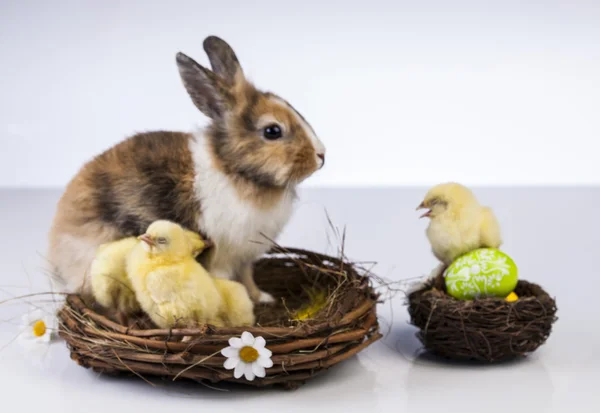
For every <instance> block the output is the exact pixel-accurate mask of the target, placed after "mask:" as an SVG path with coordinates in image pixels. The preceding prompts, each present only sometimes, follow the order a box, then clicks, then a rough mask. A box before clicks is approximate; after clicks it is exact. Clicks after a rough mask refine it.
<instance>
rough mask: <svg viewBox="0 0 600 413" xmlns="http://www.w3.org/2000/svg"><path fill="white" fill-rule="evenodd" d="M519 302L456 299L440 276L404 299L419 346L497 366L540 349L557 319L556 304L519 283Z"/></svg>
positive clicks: (536, 287) (533, 286)
mask: <svg viewBox="0 0 600 413" xmlns="http://www.w3.org/2000/svg"><path fill="white" fill-rule="evenodd" d="M515 293H516V294H517V295H518V296H519V299H518V300H517V301H514V302H507V301H506V300H504V299H501V298H485V299H476V300H472V301H471V300H469V301H462V300H457V299H455V298H453V297H451V296H449V295H448V294H447V293H446V291H445V283H444V278H443V275H439V276H437V277H435V278H434V279H432V280H430V281H428V282H427V283H426V284H425V285H424V286H423V287H422V288H420V289H419V290H417V291H414V292H412V293H410V294H409V295H408V311H409V314H410V318H411V322H412V324H414V325H415V326H416V327H418V328H419V332H418V333H417V337H418V338H419V340H420V341H421V342H422V343H423V346H424V347H425V348H426V349H427V350H430V351H431V352H433V353H436V354H438V355H440V356H442V357H445V358H450V359H457V360H478V361H485V362H496V361H501V360H507V359H511V358H514V357H519V356H525V355H527V354H528V353H531V352H532V351H534V350H536V349H537V348H538V347H539V346H541V345H542V344H543V343H544V342H545V341H546V339H547V338H548V336H549V335H550V332H551V331H552V324H553V323H554V322H555V321H556V319H557V318H556V303H555V301H554V299H552V298H551V297H550V296H549V295H548V293H546V292H545V291H544V290H543V289H542V288H541V287H540V286H539V285H536V284H532V283H529V282H527V281H522V280H521V281H519V283H518V284H517V287H516V288H515Z"/></svg>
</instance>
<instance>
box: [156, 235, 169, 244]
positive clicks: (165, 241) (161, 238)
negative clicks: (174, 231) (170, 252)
mask: <svg viewBox="0 0 600 413" xmlns="http://www.w3.org/2000/svg"><path fill="white" fill-rule="evenodd" d="M156 242H158V243H159V244H166V243H167V239H166V238H163V237H160V238H158V239H157V240H156Z"/></svg>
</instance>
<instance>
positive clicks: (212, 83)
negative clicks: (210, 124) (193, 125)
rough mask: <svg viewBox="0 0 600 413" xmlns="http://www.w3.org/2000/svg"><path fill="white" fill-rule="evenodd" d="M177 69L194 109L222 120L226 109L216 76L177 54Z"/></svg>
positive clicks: (191, 60)
mask: <svg viewBox="0 0 600 413" xmlns="http://www.w3.org/2000/svg"><path fill="white" fill-rule="evenodd" d="M177 67H178V68H179V74H180V75H181V80H183V85H184V86H185V89H186V90H187V92H188V94H189V95H190V97H191V98H192V101H193V102H194V104H195V105H196V107H197V108H198V109H200V111H201V112H202V113H204V114H205V115H206V116H208V117H209V118H211V119H220V118H222V117H223V114H224V112H225V108H226V106H225V101H224V98H225V97H224V96H223V94H222V92H223V87H222V86H220V85H219V82H220V81H219V79H218V78H217V76H216V75H215V74H214V73H213V72H211V71H210V70H208V69H206V68H204V67H202V66H200V64H198V63H197V62H196V61H195V60H194V59H192V58H191V57H189V56H186V55H184V54H183V53H177Z"/></svg>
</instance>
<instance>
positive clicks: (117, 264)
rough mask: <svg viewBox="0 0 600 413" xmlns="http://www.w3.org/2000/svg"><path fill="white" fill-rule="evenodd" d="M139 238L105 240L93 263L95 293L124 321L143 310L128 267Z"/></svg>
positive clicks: (92, 272) (105, 305)
mask: <svg viewBox="0 0 600 413" xmlns="http://www.w3.org/2000/svg"><path fill="white" fill-rule="evenodd" d="M137 242H138V241H137V239H136V238H135V237H129V238H124V239H122V240H119V241H115V242H109V243H106V244H102V245H101V246H100V247H98V251H97V252H96V257H95V258H94V261H92V265H91V267H90V280H91V287H92V293H93V295H94V297H95V299H96V301H97V302H98V304H100V305H101V306H102V307H104V308H105V309H108V310H114V311H115V313H116V317H117V320H119V322H121V323H124V322H125V321H126V317H127V316H129V315H131V314H134V313H136V312H138V311H139V310H140V305H139V304H138V301H137V299H136V298H135V292H134V291H133V287H132V286H131V283H130V282H129V278H127V272H126V270H125V261H126V259H127V255H128V254H129V252H130V251H131V249H132V248H133V247H134V246H135V245H136V244H137Z"/></svg>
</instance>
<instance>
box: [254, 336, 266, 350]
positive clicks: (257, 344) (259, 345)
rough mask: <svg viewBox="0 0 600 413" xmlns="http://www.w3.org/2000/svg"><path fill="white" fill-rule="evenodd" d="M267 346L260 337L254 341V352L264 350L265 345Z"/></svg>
mask: <svg viewBox="0 0 600 413" xmlns="http://www.w3.org/2000/svg"><path fill="white" fill-rule="evenodd" d="M266 344H267V342H266V341H265V339H264V338H262V337H256V338H255V339H254V348H255V349H256V350H260V349H261V348H265V345H266Z"/></svg>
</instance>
